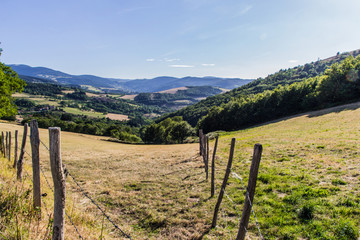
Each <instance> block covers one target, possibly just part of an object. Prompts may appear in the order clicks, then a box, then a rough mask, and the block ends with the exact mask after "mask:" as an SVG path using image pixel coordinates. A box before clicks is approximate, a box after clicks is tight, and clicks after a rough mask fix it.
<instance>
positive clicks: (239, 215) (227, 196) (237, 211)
mask: <svg viewBox="0 0 360 240" xmlns="http://www.w3.org/2000/svg"><path fill="white" fill-rule="evenodd" d="M224 195H225V197H226V198H227V199H228V200H229V201H230V202H231V203H232V205H233V208H234V209H235V211H236V213H237V215H238V219H239V220H240V218H241V214H240V212H239V210H238V209H237V207H236V203H235V202H234V201H233V200H232V199H231V198H230V197H229V195H228V194H226V192H225V191H224Z"/></svg>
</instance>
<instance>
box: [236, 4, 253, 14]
mask: <svg viewBox="0 0 360 240" xmlns="http://www.w3.org/2000/svg"><path fill="white" fill-rule="evenodd" d="M252 8H253V6H251V5H249V6H246V7H245V8H244V9H242V10H241V11H240V12H239V16H242V15H244V14H246V13H247V12H249V11H250V10H251V9H252Z"/></svg>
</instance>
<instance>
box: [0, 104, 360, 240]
mask: <svg viewBox="0 0 360 240" xmlns="http://www.w3.org/2000/svg"><path fill="white" fill-rule="evenodd" d="M359 118H360V103H355V104H351V105H344V106H340V107H336V108H331V109H324V110H321V111H314V112H308V113H306V114H302V115H297V116H293V117H291V118H288V119H280V120H278V121H276V122H273V123H268V124H266V125H262V126H259V127H254V128H251V129H246V130H242V131H237V132H231V133H223V134H222V135H221V136H220V138H219V145H218V149H217V157H216V162H215V164H216V175H215V177H216V181H215V183H216V188H215V189H216V191H215V194H216V195H215V196H216V197H214V198H209V196H210V184H209V182H208V181H206V180H205V174H204V170H203V163H202V160H201V159H200V158H199V157H198V150H199V146H198V145H197V144H184V145H171V146H169V145H124V144H116V143H111V142H107V141H102V138H103V137H96V136H89V135H84V134H74V133H68V132H62V159H63V162H64V164H66V167H67V169H68V171H69V172H70V173H71V174H72V175H73V176H75V178H76V179H77V180H78V181H79V182H80V184H81V186H82V187H83V188H84V190H85V191H86V193H87V194H88V195H89V196H91V197H93V198H94V199H95V200H96V202H98V203H99V205H100V206H101V207H102V208H103V209H105V208H106V213H107V214H108V215H110V216H111V218H112V219H113V220H114V221H115V223H116V224H117V225H118V226H120V227H121V228H122V229H123V230H124V231H125V232H126V233H128V234H130V236H131V237H132V238H133V239H151V240H152V239H160V240H161V239H201V238H204V239H224V240H226V239H234V238H235V236H236V234H237V231H238V228H239V215H240V216H241V210H242V207H243V204H244V200H245V192H246V187H243V185H242V184H241V182H240V181H239V180H238V179H237V178H235V177H232V175H231V176H230V179H229V181H228V185H227V186H226V190H225V192H226V194H227V196H228V197H229V198H230V199H231V200H232V201H229V200H228V199H227V197H225V198H224V200H223V202H222V204H221V211H220V214H219V216H218V224H217V227H216V228H214V229H211V228H210V225H211V221H212V217H213V212H214V206H215V204H216V201H217V195H218V194H219V190H220V187H221V180H222V178H223V176H224V172H225V169H226V165H227V160H228V154H229V145H230V141H231V138H233V137H234V138H236V150H235V155H234V156H235V158H234V159H235V161H234V162H233V167H232V171H233V172H235V173H237V174H238V175H240V176H241V177H242V178H243V180H244V182H245V183H246V182H247V181H248V175H249V169H250V164H251V161H250V159H251V156H252V151H253V146H254V144H255V143H261V144H262V145H263V156H262V160H261V163H260V169H259V175H258V181H257V186H256V191H255V198H254V201H253V207H254V210H255V212H256V219H257V221H258V224H259V225H258V226H259V228H260V230H261V233H262V235H263V236H266V239H270V240H272V239H329V240H337V239H352V240H356V239H357V238H358V237H359V228H360V211H359V207H360V191H359V189H360V178H359V171H358V169H359V167H360V165H359V163H360V156H359V154H358V152H359V149H358V142H359V139H360V127H359V124H358V119H359ZM15 129H17V130H19V133H20V137H21V133H22V127H21V126H17V125H10V124H4V123H0V130H2V131H10V130H11V131H14V130H15ZM40 139H41V140H42V141H43V142H44V143H47V142H48V132H47V130H45V129H40ZM213 144H214V142H213V141H211V142H210V149H211V150H212V149H213V148H212V146H213ZM26 151H27V152H30V151H31V150H30V145H29V144H28V145H27V146H26ZM84 153H86V154H85V155H84ZM210 154H211V152H210ZM26 157H27V156H26ZM6 161H7V160H6ZM40 161H41V166H42V167H43V169H44V171H45V174H46V176H47V177H48V178H50V177H51V174H50V166H49V160H48V151H47V150H46V149H45V148H44V147H43V146H42V145H41V146H40ZM134 163H136V164H134ZM5 168H6V169H9V170H11V171H13V169H12V168H11V167H7V166H6V165H4V169H5ZM119 173H121V174H119ZM99 176H100V177H99ZM66 181H67V186H68V187H67V190H66V191H67V195H68V196H69V198H68V199H70V200H72V203H71V204H70V205H67V211H69V212H70V211H72V210H71V208H73V209H75V210H76V214H78V212H82V211H83V212H86V214H88V215H92V216H93V218H94V219H95V220H94V223H95V224H96V226H97V227H96V230H97V231H99V229H104V231H105V232H107V233H109V232H110V231H111V233H109V234H110V235H111V236H112V237H113V238H114V239H119V238H121V233H119V232H117V231H115V230H114V229H113V228H112V226H111V225H110V224H108V222H107V221H106V219H105V221H103V220H102V219H103V217H102V216H101V215H99V213H98V212H97V209H96V208H95V207H92V205H91V203H90V202H89V201H85V200H86V198H84V197H83V196H82V195H81V193H80V192H79V190H78V187H77V186H76V184H75V183H74V182H72V180H71V178H67V180H66ZM42 191H43V192H44V193H47V194H48V197H47V198H45V200H46V201H47V204H48V209H49V211H51V210H50V209H52V207H53V206H52V204H53V202H52V201H50V198H51V194H52V193H51V190H50V189H49V188H48V187H47V185H46V184H43V187H42ZM43 215H44V216H46V211H45V210H44V211H43ZM72 216H73V215H72ZM76 216H78V215H76ZM100 216H101V217H100ZM19 218H20V217H19ZM43 219H45V221H46V223H47V222H48V221H47V220H48V219H47V218H46V217H44V218H43ZM75 219H76V222H75V224H76V225H77V226H79V225H80V226H81V228H80V229H79V230H80V232H81V234H84V233H88V231H85V230H86V229H84V227H85V226H83V225H81V221H82V220H81V219H79V218H75ZM12 222H13V223H14V224H12V225H11V226H14V225H15V221H12ZM33 222H34V221H33ZM101 222H104V226H103V227H102V224H101ZM67 224H68V222H67ZM99 225H100V226H99ZM9 226H10V225H4V226H3V227H4V228H8V231H6V230H4V232H7V233H9V232H11V231H12V229H9ZM27 226H28V224H23V225H22V229H23V230H24V231H25V229H26V227H27ZM31 226H33V225H31ZM68 229H69V230H67V231H66V234H74V236H77V235H76V233H75V231H74V230H73V228H72V226H68ZM247 230H248V232H247V236H249V238H251V239H257V238H259V233H258V230H257V226H256V223H255V220H254V218H253V217H251V218H250V222H249V226H248V229H247ZM67 236H69V235H67ZM85 236H87V235H85ZM97 236H99V235H97ZM67 239H72V238H70V236H69V237H67ZM88 239H92V238H90V237H88Z"/></svg>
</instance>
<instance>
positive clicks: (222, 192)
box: [211, 138, 235, 228]
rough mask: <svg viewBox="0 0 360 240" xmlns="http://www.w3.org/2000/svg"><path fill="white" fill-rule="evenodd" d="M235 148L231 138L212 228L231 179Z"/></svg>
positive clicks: (214, 225) (233, 140)
mask: <svg viewBox="0 0 360 240" xmlns="http://www.w3.org/2000/svg"><path fill="white" fill-rule="evenodd" d="M234 149H235V138H233V139H232V140H231V147H230V154H229V161H228V164H227V167H226V172H225V176H224V181H223V183H222V185H221V189H220V193H219V197H218V201H217V203H216V206H215V211H214V217H213V221H212V225H211V228H214V227H216V221H217V215H218V212H219V210H220V204H221V201H222V199H223V197H224V193H225V188H226V184H227V181H228V179H229V175H230V171H231V164H232V160H233V157H234Z"/></svg>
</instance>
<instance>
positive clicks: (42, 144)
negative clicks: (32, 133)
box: [39, 139, 50, 152]
mask: <svg viewBox="0 0 360 240" xmlns="http://www.w3.org/2000/svg"><path fill="white" fill-rule="evenodd" d="M39 140H40V143H41V144H42V145H43V146H44V147H45V148H46V149H47V150H48V151H49V152H50V149H49V148H48V147H47V146H46V144H45V143H44V142H43V141H41V139H39Z"/></svg>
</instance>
